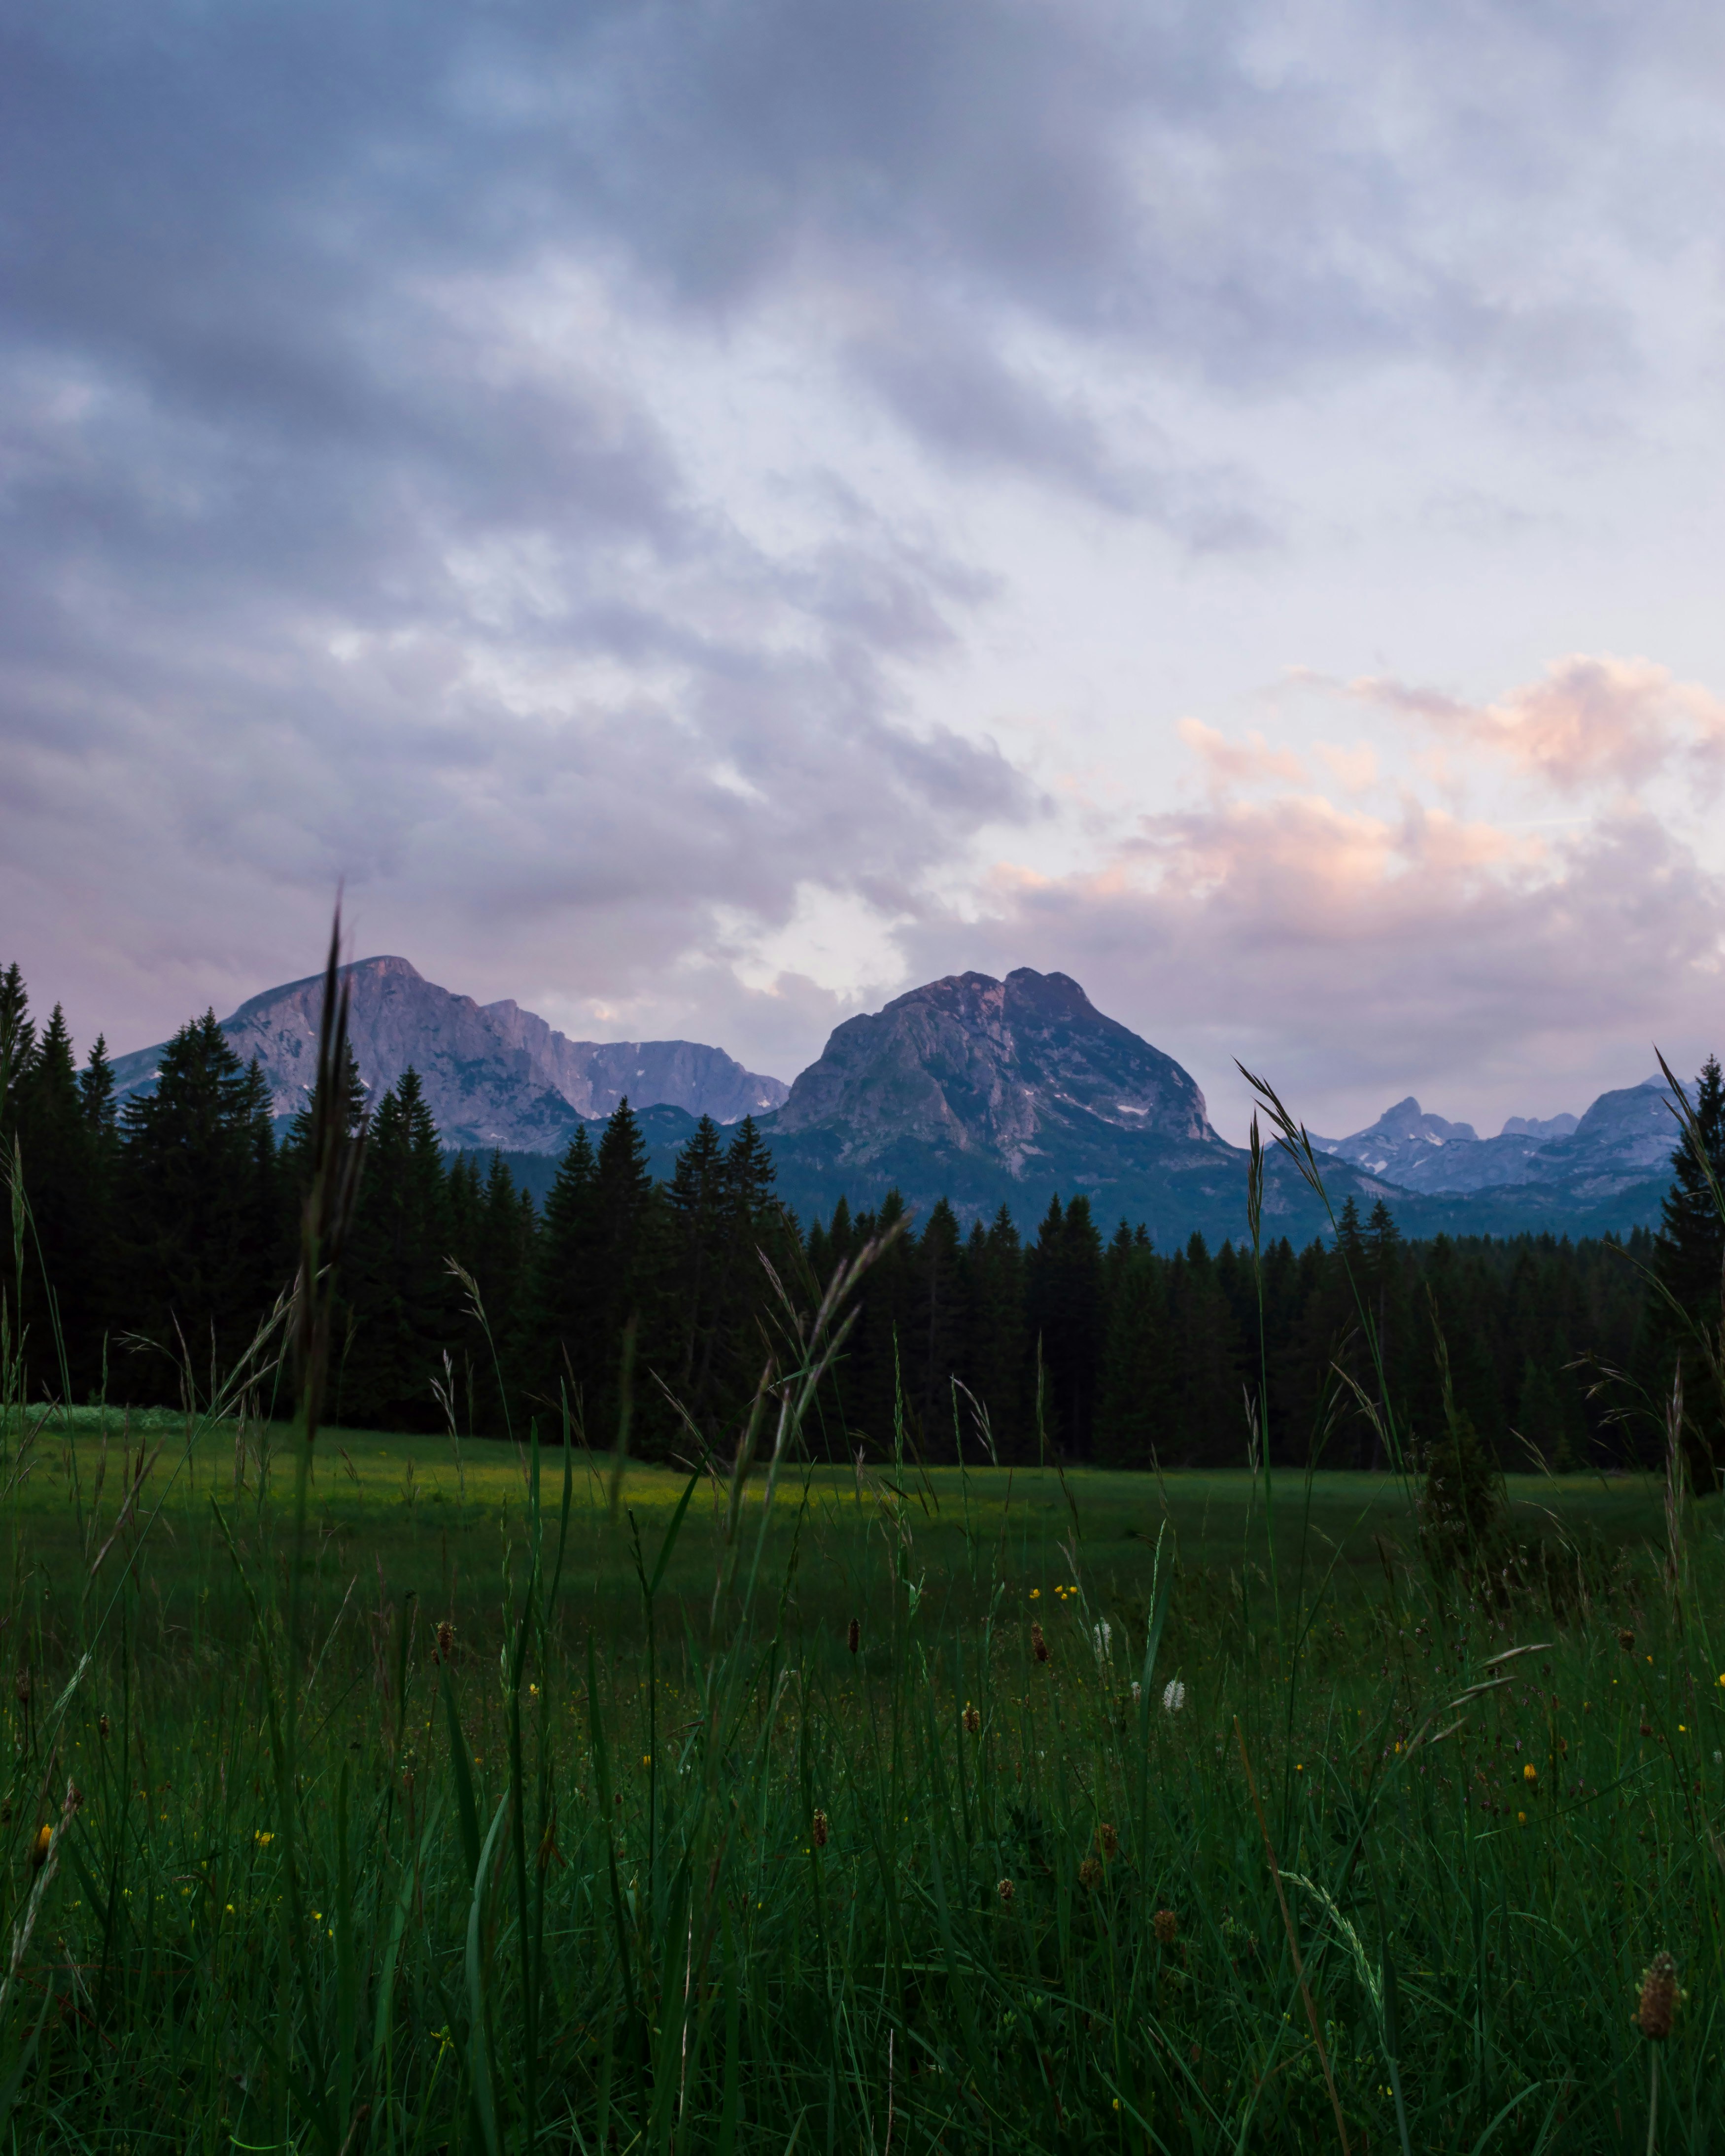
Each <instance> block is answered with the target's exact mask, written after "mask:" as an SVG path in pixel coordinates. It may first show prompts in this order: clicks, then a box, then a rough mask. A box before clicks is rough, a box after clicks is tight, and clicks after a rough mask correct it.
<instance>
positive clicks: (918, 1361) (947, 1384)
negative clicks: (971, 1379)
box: [905, 1198, 968, 1460]
mask: <svg viewBox="0 0 1725 2156" xmlns="http://www.w3.org/2000/svg"><path fill="white" fill-rule="evenodd" d="M914 1281H915V1297H916V1301H915V1306H914V1313H913V1316H912V1319H911V1333H910V1337H909V1339H908V1340H907V1341H906V1343H905V1344H906V1380H907V1383H908V1385H909V1388H910V1390H911V1395H912V1398H913V1399H914V1402H915V1405H916V1417H917V1423H918V1427H919V1430H920V1432H921V1437H922V1451H923V1457H924V1458H925V1459H927V1460H951V1459H952V1458H954V1457H955V1456H957V1448H958V1447H959V1446H961V1445H963V1422H962V1421H961V1423H960V1424H959V1432H960V1434H959V1435H957V1437H955V1435H954V1423H953V1419H954V1414H955V1413H956V1412H957V1411H958V1410H959V1409H960V1407H961V1403H960V1402H958V1401H957V1399H955V1397H954V1394H953V1391H952V1380H953V1378H955V1377H958V1376H960V1375H961V1373H962V1368H963V1317H964V1310H963V1282H962V1281H961V1279H960V1276H959V1242H958V1217H957V1214H955V1213H954V1212H953V1210H952V1207H951V1205H950V1204H948V1203H947V1200H946V1199H944V1198H942V1199H937V1201H936V1204H935V1205H934V1208H933V1209H932V1212H931V1213H930V1214H929V1216H928V1220H927V1225H926V1226H925V1227H924V1228H923V1230H922V1235H920V1236H919V1237H918V1238H917V1240H916V1260H915V1268H914ZM966 1419H968V1418H966Z"/></svg>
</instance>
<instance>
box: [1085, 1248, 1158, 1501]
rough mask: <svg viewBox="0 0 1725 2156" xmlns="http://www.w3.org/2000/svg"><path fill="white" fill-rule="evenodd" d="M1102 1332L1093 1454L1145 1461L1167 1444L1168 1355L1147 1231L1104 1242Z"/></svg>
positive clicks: (1117, 1463)
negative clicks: (1105, 1277)
mask: <svg viewBox="0 0 1725 2156" xmlns="http://www.w3.org/2000/svg"><path fill="white" fill-rule="evenodd" d="M1108 1255H1109V1280H1108V1301H1107V1336H1106V1342H1105V1344H1104V1348H1103V1355H1102V1378H1101V1403H1100V1406H1099V1409H1098V1414H1097V1430H1096V1458H1097V1460H1099V1461H1101V1462H1102V1463H1103V1464H1104V1465H1106V1466H1111V1467H1148V1466H1150V1465H1151V1463H1152V1460H1153V1458H1155V1457H1156V1456H1158V1455H1159V1454H1160V1453H1162V1452H1165V1451H1166V1450H1168V1446H1169V1440H1170V1439H1171V1438H1174V1440H1175V1442H1178V1438H1177V1437H1176V1436H1175V1433H1173V1431H1172V1430H1171V1429H1170V1427H1169V1419H1170V1409H1171V1407H1172V1395H1173V1388H1172V1386H1171V1384H1170V1383H1169V1379H1170V1374H1171V1371H1172V1368H1173V1361H1174V1356H1173V1342H1172V1340H1171V1339H1170V1337H1169V1333H1168V1295H1167V1291H1166V1287H1165V1284H1164V1280H1163V1267H1162V1265H1160V1264H1159V1263H1158V1260H1157V1258H1156V1255H1155V1254H1154V1252H1153V1250H1152V1249H1151V1247H1150V1244H1149V1240H1148V1238H1147V1237H1142V1238H1140V1237H1138V1236H1133V1235H1127V1234H1126V1233H1125V1223H1124V1222H1122V1233H1121V1234H1120V1235H1117V1236H1116V1237H1115V1239H1114V1241H1113V1243H1112V1245H1111V1246H1110V1249H1109V1253H1108Z"/></svg>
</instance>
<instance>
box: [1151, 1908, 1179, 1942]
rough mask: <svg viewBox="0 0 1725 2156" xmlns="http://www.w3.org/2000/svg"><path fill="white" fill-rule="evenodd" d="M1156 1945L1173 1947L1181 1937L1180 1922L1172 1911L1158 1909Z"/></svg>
mask: <svg viewBox="0 0 1725 2156" xmlns="http://www.w3.org/2000/svg"><path fill="white" fill-rule="evenodd" d="M1154 1921H1155V1926H1156V1943H1157V1945H1158V1946H1159V1947H1171V1946H1172V1945H1173V1943H1174V1941H1175V1940H1176V1939H1177V1938H1178V1937H1179V1936H1180V1920H1179V1918H1178V1917H1177V1916H1176V1915H1175V1914H1174V1912H1173V1910H1172V1909H1158V1911H1157V1912H1156V1917H1155V1920H1154Z"/></svg>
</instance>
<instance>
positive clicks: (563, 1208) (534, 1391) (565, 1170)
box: [515, 1123, 603, 1442]
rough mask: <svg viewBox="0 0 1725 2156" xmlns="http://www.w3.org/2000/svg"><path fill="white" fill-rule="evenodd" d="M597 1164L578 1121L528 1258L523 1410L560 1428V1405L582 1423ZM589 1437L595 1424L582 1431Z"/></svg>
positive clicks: (520, 1348)
mask: <svg viewBox="0 0 1725 2156" xmlns="http://www.w3.org/2000/svg"><path fill="white" fill-rule="evenodd" d="M597 1168H598V1164H597V1163H596V1162H595V1160H594V1158H593V1141H592V1139H591V1138H590V1137H588V1133H587V1127H586V1125H585V1124H583V1123H578V1124H577V1125H576V1127H575V1135H574V1137H572V1138H571V1140H570V1141H569V1145H568V1148H567V1151H566V1152H565V1153H564V1154H563V1157H562V1160H561V1161H560V1162H559V1163H558V1165H557V1180H556V1181H555V1182H554V1183H552V1187H551V1193H550V1195H549V1196H548V1197H547V1199H546V1201H545V1214H544V1219H543V1221H542V1224H541V1228H540V1232H539V1237H538V1241H537V1244H536V1247H535V1250H534V1252H533V1257H532V1264H531V1270H530V1272H529V1276H528V1279H527V1282H526V1292H525V1296H524V1300H523V1309H522V1313H521V1323H520V1327H519V1329H518V1332H517V1337H516V1358H515V1360H516V1371H517V1373H518V1382H519V1384H520V1389H521V1397H522V1408H523V1411H524V1412H525V1413H527V1414H536V1415H537V1416H538V1417H539V1421H540V1428H541V1430H547V1429H552V1430H557V1429H560V1428H561V1413H560V1408H561V1403H562V1401H563V1400H564V1399H566V1398H567V1400H568V1404H569V1408H570V1411H571V1412H572V1414H576V1415H578V1416H579V1417H580V1418H581V1419H582V1424H583V1428H585V1426H586V1414H587V1409H588V1398H587V1395H588V1389H589V1386H590V1383H591V1379H592V1373H591V1369H590V1368H589V1365H590V1363H591V1362H592V1361H593V1359H594V1358H593V1357H592V1356H591V1355H590V1353H589V1347H588V1342H589V1339H590V1337H591V1317H592V1311H593V1301H594V1299H595V1296H596V1295H597V1292H598V1217H597V1204H596V1198H595V1188H594V1186H595V1182H596V1178H597ZM589 1434H590V1435H592V1436H593V1438H594V1439H595V1441H598V1442H603V1439H602V1438H599V1437H598V1430H597V1425H595V1426H594V1429H593V1431H592V1432H591V1433H589Z"/></svg>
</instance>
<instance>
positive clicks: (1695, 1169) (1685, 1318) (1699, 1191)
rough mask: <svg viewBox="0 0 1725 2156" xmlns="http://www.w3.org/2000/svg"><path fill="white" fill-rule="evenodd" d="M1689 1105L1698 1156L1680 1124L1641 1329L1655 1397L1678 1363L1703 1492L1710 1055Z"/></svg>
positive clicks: (1687, 1442)
mask: <svg viewBox="0 0 1725 2156" xmlns="http://www.w3.org/2000/svg"><path fill="white" fill-rule="evenodd" d="M1690 1105H1691V1107H1692V1109H1693V1111H1694V1114H1695V1120H1696V1123H1697V1136H1698V1137H1699V1138H1700V1141H1701V1148H1702V1154H1703V1155H1704V1156H1705V1160H1704V1162H1703V1160H1702V1159H1699V1158H1697V1155H1696V1152H1695V1148H1694V1147H1693V1146H1692V1144H1691V1142H1690V1141H1689V1137H1688V1134H1687V1132H1685V1133H1684V1134H1683V1135H1682V1136H1681V1138H1680V1139H1679V1142H1678V1143H1677V1146H1676V1150H1675V1151H1674V1152H1672V1154H1671V1188H1670V1190H1669V1191H1668V1192H1667V1193H1666V1197H1665V1200H1664V1203H1663V1204H1662V1205H1661V1208H1660V1233H1659V1236H1658V1239H1657V1242H1656V1252H1657V1255H1656V1259H1655V1270H1656V1276H1657V1278H1658V1280H1659V1282H1660V1285H1661V1287H1662V1288H1663V1289H1664V1291H1665V1294H1664V1295H1663V1296H1661V1297H1659V1298H1658V1299H1657V1301H1656V1303H1655V1304H1654V1305H1652V1306H1651V1307H1650V1323H1649V1332H1650V1335H1651V1342H1652V1345H1653V1351H1654V1353H1653V1372H1652V1374H1653V1377H1654V1381H1655V1383H1656V1385H1657V1388H1658V1393H1659V1396H1660V1399H1661V1402H1663V1401H1664V1400H1665V1399H1668V1398H1669V1397H1670V1396H1671V1388H1672V1384H1673V1381H1674V1379H1675V1378H1676V1373H1677V1371H1678V1370H1679V1368H1681V1373H1682V1386H1683V1409H1684V1411H1683V1432H1682V1443H1683V1453H1684V1458H1685V1461H1686V1466H1687V1468H1688V1473H1689V1481H1690V1486H1691V1488H1692V1489H1693V1490H1694V1491H1697V1493H1703V1492H1707V1491H1714V1490H1717V1489H1718V1487H1719V1486H1720V1481H1721V1473H1720V1458H1721V1454H1722V1451H1725V1395H1722V1388H1721V1382H1720V1381H1721V1378H1722V1375H1725V1220H1722V1219H1721V1218H1720V1213H1719V1206H1718V1203H1717V1199H1715V1197H1714V1195H1713V1188H1712V1185H1713V1184H1714V1183H1717V1185H1718V1186H1719V1188H1720V1189H1721V1191H1722V1192H1725V1074H1722V1073H1721V1070H1720V1068H1719V1059H1718V1058H1717V1056H1716V1055H1710V1056H1708V1058H1707V1061H1706V1062H1705V1063H1704V1064H1703V1065H1702V1070H1701V1075H1700V1076H1699V1078H1697V1081H1696V1083H1695V1088H1694V1091H1693V1092H1692V1095H1691V1096H1690ZM1710 1174H1711V1180H1710V1179H1709V1177H1710ZM1667 1298H1668V1299H1667Z"/></svg>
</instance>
